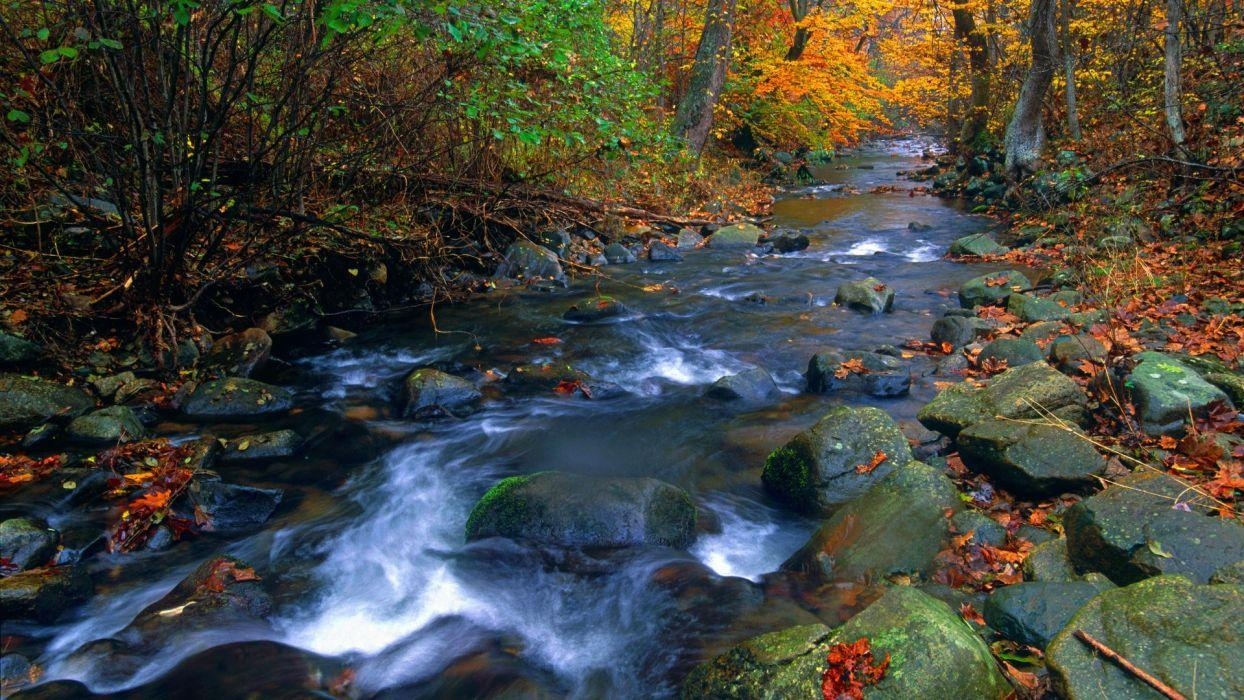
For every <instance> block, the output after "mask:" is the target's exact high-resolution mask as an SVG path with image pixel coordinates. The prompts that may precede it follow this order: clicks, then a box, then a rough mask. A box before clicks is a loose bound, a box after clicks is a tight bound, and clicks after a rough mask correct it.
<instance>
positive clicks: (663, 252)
mask: <svg viewBox="0 0 1244 700" xmlns="http://www.w3.org/2000/svg"><path fill="white" fill-rule="evenodd" d="M648 259H649V260H651V261H652V262H680V261H682V253H679V252H678V251H677V250H676V249H674V248H672V247H670V246H669V245H668V244H666V243H662V242H661V241H655V242H653V244H652V245H650V246H648Z"/></svg>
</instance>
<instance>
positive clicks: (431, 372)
mask: <svg viewBox="0 0 1244 700" xmlns="http://www.w3.org/2000/svg"><path fill="white" fill-rule="evenodd" d="M404 386H405V389H406V404H405V406H404V407H403V408H402V415H403V416H404V417H406V418H426V417H433V416H443V415H458V414H462V413H470V412H471V411H472V410H473V409H474V407H475V405H476V404H477V403H478V402H479V400H480V399H481V398H482V397H483V394H482V393H480V390H479V389H478V388H477V387H476V386H475V384H474V383H473V382H470V381H468V380H466V379H463V378H462V377H456V376H454V375H452V374H448V373H446V372H442V371H440V370H436V369H432V368H430V367H423V368H420V369H417V370H415V371H413V372H411V373H410V374H409V375H407V376H406V381H405V384H404Z"/></svg>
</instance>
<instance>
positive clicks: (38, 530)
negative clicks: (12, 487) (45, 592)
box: [0, 518, 59, 576]
mask: <svg viewBox="0 0 1244 700" xmlns="http://www.w3.org/2000/svg"><path fill="white" fill-rule="evenodd" d="M58 539H59V536H58V534H57V532H56V531H55V530H53V529H52V528H50V527H48V526H47V524H46V523H40V522H37V521H35V520H32V519H30V518H9V519H8V520H5V521H4V522H0V562H4V566H2V567H0V576H3V575H6V574H10V573H14V572H17V571H26V570H27V569H33V568H35V567H36V566H41V565H43V564H45V563H47V561H48V560H49V559H51V558H52V555H53V554H55V553H56V543H57V541H58Z"/></svg>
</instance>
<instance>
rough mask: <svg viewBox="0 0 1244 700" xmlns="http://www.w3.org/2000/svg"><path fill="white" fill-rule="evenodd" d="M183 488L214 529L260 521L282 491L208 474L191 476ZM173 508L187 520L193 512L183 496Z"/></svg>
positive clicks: (234, 528)
mask: <svg viewBox="0 0 1244 700" xmlns="http://www.w3.org/2000/svg"><path fill="white" fill-rule="evenodd" d="M187 492H188V494H189V497H190V501H192V502H193V505H197V506H198V511H199V513H201V514H203V515H206V516H207V518H208V520H209V521H210V523H211V527H212V529H213V530H215V531H218V532H237V531H247V530H252V529H255V528H257V527H259V526H260V525H263V524H264V523H265V522H267V521H268V518H270V517H271V516H272V513H273V511H275V510H276V507H277V506H278V505H280V503H281V499H282V498H283V497H284V495H285V492H284V491H282V490H281V489H262V488H256V487H254V486H242V485H240V484H227V483H225V482H223V481H220V480H219V479H213V478H208V477H200V478H198V479H195V480H194V482H193V483H191V485H190V488H189V489H187ZM175 510H177V511H178V514H179V515H181V516H182V517H189V519H190V520H194V519H195V516H196V514H197V513H195V512H194V508H193V507H192V506H191V504H190V503H186V499H181V500H180V501H179V503H178V506H177V507H176V508H175Z"/></svg>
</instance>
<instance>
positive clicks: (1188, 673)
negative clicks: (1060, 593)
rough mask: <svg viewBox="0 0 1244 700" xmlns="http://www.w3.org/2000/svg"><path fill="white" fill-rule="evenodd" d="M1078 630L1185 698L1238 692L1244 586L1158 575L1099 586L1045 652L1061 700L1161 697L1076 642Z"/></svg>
mask: <svg viewBox="0 0 1244 700" xmlns="http://www.w3.org/2000/svg"><path fill="white" fill-rule="evenodd" d="M1076 630H1083V631H1084V632H1086V633H1088V634H1089V635H1091V636H1092V637H1094V638H1095V639H1097V640H1098V641H1100V642H1101V643H1102V644H1105V645H1106V646H1107V647H1109V648H1111V649H1113V650H1114V651H1116V652H1118V653H1119V654H1120V655H1122V656H1123V657H1124V658H1126V659H1127V660H1128V661H1130V662H1132V663H1133V664H1135V665H1136V666H1139V667H1140V668H1142V669H1144V670H1145V671H1146V672H1148V673H1150V674H1152V675H1154V676H1156V677H1157V678H1158V679H1159V680H1161V681H1162V682H1163V683H1165V684H1167V685H1168V686H1170V687H1171V688H1173V689H1175V690H1176V691H1178V692H1180V693H1182V694H1183V695H1184V696H1185V697H1189V698H1191V697H1196V698H1202V699H1206V698H1217V699H1221V700H1227V699H1228V698H1240V697H1244V666H1242V665H1241V664H1240V659H1244V633H1242V632H1241V630H1244V587H1241V586H1238V585H1231V584H1220V585H1212V586H1205V585H1196V584H1194V583H1193V582H1192V581H1189V580H1188V579H1186V578H1184V577H1182V576H1159V577H1156V578H1151V579H1149V580H1147V581H1141V582H1140V583H1136V584H1133V585H1130V586H1127V587H1126V588H1117V589H1113V590H1108V591H1105V592H1103V593H1101V594H1099V595H1098V596H1097V597H1095V598H1093V599H1092V600H1091V601H1089V602H1088V603H1087V604H1086V605H1084V606H1083V607H1082V608H1080V611H1079V612H1077V613H1076V614H1075V616H1074V617H1072V618H1071V621H1070V622H1069V623H1068V624H1067V626H1066V627H1065V628H1063V631H1062V632H1060V633H1059V634H1058V636H1057V637H1055V638H1054V641H1053V642H1051V643H1050V645H1049V648H1048V650H1047V652H1046V663H1047V667H1048V668H1049V669H1050V677H1051V679H1052V680H1053V684H1054V688H1055V690H1056V692H1058V694H1059V696H1060V697H1063V698H1067V699H1068V700H1096V699H1100V700H1119V699H1121V698H1122V699H1131V698H1136V699H1138V700H1139V699H1142V698H1157V697H1160V696H1159V695H1158V694H1157V693H1156V692H1154V690H1153V689H1152V688H1150V687H1149V686H1148V685H1146V684H1145V683H1144V682H1143V681H1141V680H1140V679H1138V678H1136V676H1135V675H1133V674H1130V673H1128V672H1126V671H1124V670H1123V669H1121V668H1119V666H1118V665H1116V664H1115V663H1113V662H1111V661H1110V660H1108V659H1105V658H1103V657H1102V656H1101V655H1100V654H1098V653H1096V652H1094V651H1093V650H1092V649H1091V648H1089V647H1088V646H1087V645H1085V644H1084V643H1083V642H1081V641H1080V640H1079V639H1077V638H1076V637H1075V636H1074V634H1075V631H1076Z"/></svg>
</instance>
